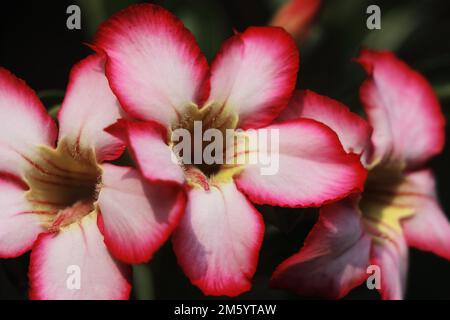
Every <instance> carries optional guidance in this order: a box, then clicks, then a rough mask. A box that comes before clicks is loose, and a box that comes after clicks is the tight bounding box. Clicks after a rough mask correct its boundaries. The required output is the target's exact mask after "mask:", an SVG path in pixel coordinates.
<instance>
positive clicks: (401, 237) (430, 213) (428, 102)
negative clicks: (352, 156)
mask: <svg viewBox="0 0 450 320" xmlns="http://www.w3.org/2000/svg"><path fill="white" fill-rule="evenodd" d="M357 61H358V62H359V63H360V64H361V65H362V66H363V67H364V69H365V70H366V71H367V73H368V74H369V77H368V79H367V80H366V81H365V82H364V83H363V85H362V86H361V90H360V97H361V101H362V103H363V106H364V109H365V111H366V113H367V116H368V120H369V122H370V124H371V125H372V127H373V134H372V135H371V139H370V137H369V135H368V134H366V135H364V134H363V132H364V131H366V132H367V130H363V129H362V128H363V126H364V125H363V122H361V119H360V120H356V119H355V117H356V115H354V114H351V113H350V112H349V111H348V109H346V107H344V106H343V105H341V104H339V103H337V102H336V101H333V100H330V99H327V98H324V97H321V96H318V95H317V94H314V93H311V92H302V93H299V94H297V96H296V97H295V98H294V99H293V100H292V102H291V105H290V107H289V112H286V113H285V114H284V115H283V116H282V119H284V120H285V119H291V118H298V117H306V118H312V119H316V120H318V121H322V122H323V123H326V124H327V125H329V126H330V127H331V128H333V129H334V130H335V131H336V132H337V133H338V135H339V137H340V139H341V141H342V143H343V144H344V146H345V147H346V148H347V150H354V151H356V152H358V151H362V152H363V155H364V158H365V160H366V161H365V162H366V165H367V168H368V169H369V170H370V171H369V175H368V178H367V183H366V186H365V190H364V192H363V193H362V194H361V195H360V196H354V197H349V198H347V199H345V200H342V201H340V202H337V203H334V204H329V205H326V206H324V207H323V208H321V210H320V216H319V220H318V222H317V223H316V225H315V226H314V228H313V230H312V231H311V233H310V234H309V236H308V237H307V239H306V240H305V244H304V246H303V248H302V249H301V250H300V252H299V253H297V254H295V255H293V256H292V257H290V258H288V259H287V260H286V261H284V262H283V263H282V264H281V265H280V266H279V267H278V268H277V270H276V271H275V273H274V275H273V278H272V285H273V286H274V287H278V288H284V289H290V290H293V291H295V292H297V293H299V294H303V295H315V296H317V295H319V296H324V297H328V298H341V297H343V296H345V295H346V294H347V293H348V292H349V291H350V290H351V289H353V288H354V287H356V286H358V285H360V284H362V283H363V282H364V281H365V280H366V279H367V277H368V274H367V270H366V269H367V267H368V266H369V265H376V266H378V267H379V268H380V269H379V270H380V278H381V281H380V282H381V288H379V291H380V293H381V296H382V298H383V299H401V298H403V297H404V292H405V286H406V277H407V272H408V246H411V247H415V248H418V249H421V250H425V251H430V252H433V253H435V254H437V255H439V256H441V257H443V258H446V259H450V224H449V222H448V220H447V218H446V216H445V214H444V213H443V212H442V210H441V208H440V206H439V203H438V199H437V196H436V190H435V180H434V178H433V175H432V173H431V171H430V169H428V168H426V163H427V161H428V160H429V159H430V158H431V157H433V156H435V155H437V154H439V153H440V152H441V151H442V148H443V146H444V139H445V130H444V126H445V120H444V117H443V115H442V113H441V111H440V106H439V102H438V100H437V98H436V96H435V95H434V93H433V90H432V88H431V86H430V85H429V84H428V82H427V81H426V80H425V79H424V78H423V77H422V76H421V75H420V74H419V73H417V72H416V71H414V70H412V69H411V68H410V67H408V66H407V65H406V64H405V63H403V62H402V61H400V60H399V59H398V58H396V57H395V56H394V55H393V54H392V53H389V52H376V51H370V50H363V51H362V52H361V54H360V56H359V58H358V59H357ZM352 118H353V119H354V120H352ZM357 123H359V125H357ZM358 128H360V129H358ZM364 137H365V138H368V139H367V140H366V141H365V139H364ZM366 142H368V143H366Z"/></svg>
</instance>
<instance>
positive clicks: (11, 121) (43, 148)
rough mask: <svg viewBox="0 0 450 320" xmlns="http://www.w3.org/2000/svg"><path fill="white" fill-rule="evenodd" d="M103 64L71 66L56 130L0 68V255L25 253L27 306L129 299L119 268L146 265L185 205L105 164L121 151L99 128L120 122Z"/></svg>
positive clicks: (173, 194)
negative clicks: (27, 261)
mask: <svg viewBox="0 0 450 320" xmlns="http://www.w3.org/2000/svg"><path fill="white" fill-rule="evenodd" d="M104 60H105V59H104V57H103V56H101V55H93V56H89V57H88V58H86V59H84V60H83V61H81V62H80V63H79V64H78V65H76V66H75V67H74V68H73V70H72V73H71V76H70V80H69V85H68V89H67V95H66V97H65V99H64V101H63V104H62V108H61V110H60V112H59V114H58V120H59V133H58V129H57V127H56V125H55V123H54V121H53V120H52V119H51V118H50V116H49V115H47V113H46V111H45V109H44V107H43V105H42V103H41V102H40V101H39V99H38V98H37V96H36V94H35V93H34V92H33V91H32V90H31V89H30V88H29V87H28V86H27V85H26V84H25V83H24V82H23V81H22V80H19V79H17V78H16V77H15V76H13V75H12V74H11V73H10V72H8V71H6V70H5V69H1V68H0V115H1V116H0V155H1V156H0V159H1V160H0V257H1V258H13V257H17V256H20V255H22V254H23V253H25V252H26V251H28V250H30V249H31V250H32V253H31V258H30V271H29V278H30V298H33V299H126V298H128V296H129V293H130V284H129V275H130V269H129V267H128V266H127V265H126V264H124V262H127V263H138V262H143V261H147V260H148V259H149V258H150V257H151V256H152V254H153V252H154V251H155V250H156V249H157V248H158V247H159V246H160V245H161V244H162V242H163V241H164V240H165V239H167V237H168V235H169V233H170V232H171V230H172V229H173V227H174V226H175V224H176V222H177V221H178V220H179V218H180V214H181V213H182V212H183V209H184V206H185V197H184V193H183V192H180V190H179V189H177V188H176V187H174V186H151V185H149V184H147V183H146V182H145V181H144V180H143V179H142V178H141V176H140V175H139V174H138V172H137V171H136V170H135V169H132V168H129V167H119V166H116V165H113V164H108V163H106V162H105V161H109V160H114V159H116V158H118V157H119V156H120V155H121V153H122V152H123V150H124V145H123V143H122V142H121V141H120V140H119V139H117V138H115V137H113V136H111V135H110V134H108V133H106V132H104V131H103V128H105V127H107V126H109V125H111V124H112V123H114V122H115V121H116V120H117V119H118V118H121V112H120V109H119V105H118V102H117V99H116V98H115V97H114V95H113V94H112V92H111V90H110V89H109V86H108V82H107V80H106V77H105V75H104ZM55 141H57V142H55ZM74 272H78V274H76V275H75V274H74V275H73V276H78V278H77V279H75V278H70V276H71V275H72V273H74Z"/></svg>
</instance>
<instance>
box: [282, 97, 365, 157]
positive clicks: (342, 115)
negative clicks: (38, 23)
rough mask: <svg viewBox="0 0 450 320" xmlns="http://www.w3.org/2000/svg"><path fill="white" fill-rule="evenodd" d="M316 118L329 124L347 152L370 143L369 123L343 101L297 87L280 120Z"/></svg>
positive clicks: (360, 150) (358, 149)
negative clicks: (297, 89)
mask: <svg viewBox="0 0 450 320" xmlns="http://www.w3.org/2000/svg"><path fill="white" fill-rule="evenodd" d="M298 118H308V119H313V120H316V121H319V122H322V123H323V124H326V125H327V126H328V127H330V128H331V129H332V130H333V131H334V132H336V133H337V135H338V136H339V140H340V141H341V143H342V145H343V146H344V148H345V150H346V151H347V152H353V153H357V154H361V153H362V152H363V151H365V149H366V147H367V146H368V145H369V143H370V135H371V133H372V129H371V128H370V126H369V124H368V123H367V122H366V121H365V120H364V119H363V118H361V117H359V116H358V115H357V114H355V113H353V112H351V111H350V110H349V108H348V107H347V106H345V105H344V104H342V103H340V102H339V101H336V100H333V99H331V98H328V97H326V96H322V95H319V94H317V93H315V92H313V91H309V90H299V91H296V92H295V93H294V95H293V97H292V99H291V101H290V103H289V105H288V107H287V108H286V109H284V110H283V112H282V113H281V114H280V116H279V117H278V119H277V120H279V121H286V120H294V119H298Z"/></svg>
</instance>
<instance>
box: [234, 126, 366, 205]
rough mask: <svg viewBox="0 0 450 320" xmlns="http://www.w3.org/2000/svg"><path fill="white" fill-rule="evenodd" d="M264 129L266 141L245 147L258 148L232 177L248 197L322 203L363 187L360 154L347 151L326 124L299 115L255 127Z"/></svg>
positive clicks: (267, 201)
mask: <svg viewBox="0 0 450 320" xmlns="http://www.w3.org/2000/svg"><path fill="white" fill-rule="evenodd" d="M263 130H266V132H267V136H268V137H269V140H266V141H270V142H269V143H268V144H269V145H268V147H267V148H264V145H265V142H262V143H261V144H259V145H258V144H257V145H256V148H254V149H252V150H249V151H248V153H256V156H255V155H254V156H253V158H254V159H256V161H253V163H251V162H249V164H247V165H246V166H245V168H244V169H243V170H242V172H241V173H240V174H239V175H237V176H236V177H235V181H236V185H237V187H238V188H239V189H240V190H241V191H243V192H244V193H245V194H246V195H247V196H248V197H249V199H250V200H251V201H252V202H254V203H257V204H270V205H276V206H285V207H310V206H321V205H324V204H326V203H329V202H332V201H336V200H339V199H342V198H345V197H346V196H348V195H349V194H351V193H354V192H360V191H362V189H363V185H364V181H365V178H366V175H367V172H366V170H365V169H364V167H363V166H362V164H361V162H360V159H359V156H357V155H355V154H348V153H346V152H345V150H344V149H343V147H342V145H341V143H340V141H339V138H338V137H337V135H336V133H334V132H333V131H332V130H331V129H330V128H329V127H327V126H326V125H324V124H322V123H319V122H317V121H315V120H311V119H297V120H292V121H287V122H282V123H277V124H273V125H271V126H268V127H265V128H262V129H258V130H257V131H256V132H257V135H258V134H259V133H258V132H260V131H263ZM262 136H263V135H262ZM276 136H278V141H276V140H277V139H276V138H273V137H276ZM272 139H273V140H272ZM272 142H273V143H272ZM266 158H267V159H266ZM263 159H264V160H263ZM265 162H267V163H265ZM267 168H270V170H268V169H267ZM264 170H266V172H264Z"/></svg>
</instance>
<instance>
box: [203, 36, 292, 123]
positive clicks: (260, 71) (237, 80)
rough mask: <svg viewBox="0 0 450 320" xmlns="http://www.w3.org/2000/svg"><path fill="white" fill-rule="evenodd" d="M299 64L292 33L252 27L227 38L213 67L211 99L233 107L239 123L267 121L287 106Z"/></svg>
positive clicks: (212, 101) (227, 106)
mask: <svg viewBox="0 0 450 320" xmlns="http://www.w3.org/2000/svg"><path fill="white" fill-rule="evenodd" d="M298 65H299V57H298V50H297V47H296V45H295V42H294V40H293V39H292V37H291V36H290V35H289V34H288V33H287V32H286V31H284V30H283V29H282V28H278V27H250V28H248V29H247V30H245V31H244V32H243V33H238V34H236V35H234V36H233V37H231V38H230V39H228V40H227V41H226V42H225V43H224V44H223V46H222V48H221V50H220V52H219V53H218V55H217V57H216V58H215V59H214V61H213V63H212V67H211V95H210V97H209V100H208V102H207V104H208V103H217V104H219V105H223V106H224V108H229V109H231V110H234V111H235V112H236V113H237V114H238V116H239V123H238V127H240V128H243V129H248V128H259V127H262V126H265V125H268V124H269V123H271V122H272V120H273V119H274V118H275V117H276V116H277V115H278V114H279V113H280V112H281V110H282V109H283V108H285V107H286V106H287V104H288V102H289V98H290V96H291V95H292V92H293V90H294V88H295V83H296V80H297V71H298Z"/></svg>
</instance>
